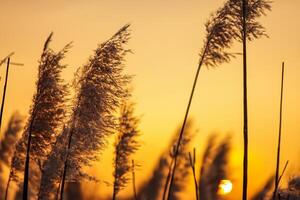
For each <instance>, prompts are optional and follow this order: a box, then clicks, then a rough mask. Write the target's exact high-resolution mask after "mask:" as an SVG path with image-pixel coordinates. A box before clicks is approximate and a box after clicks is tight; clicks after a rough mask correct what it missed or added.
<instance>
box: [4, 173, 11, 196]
mask: <svg viewBox="0 0 300 200" xmlns="http://www.w3.org/2000/svg"><path fill="white" fill-rule="evenodd" d="M10 181H11V176H9V177H8V181H7V184H6V189H5V196H4V199H5V200H7V197H8V189H9V184H10Z"/></svg>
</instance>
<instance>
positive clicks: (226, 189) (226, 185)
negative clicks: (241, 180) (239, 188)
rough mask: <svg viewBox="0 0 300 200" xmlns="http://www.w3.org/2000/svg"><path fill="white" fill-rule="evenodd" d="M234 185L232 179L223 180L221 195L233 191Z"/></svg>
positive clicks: (219, 190)
mask: <svg viewBox="0 0 300 200" xmlns="http://www.w3.org/2000/svg"><path fill="white" fill-rule="evenodd" d="M232 187H233V185H232V183H231V181H230V180H221V182H220V184H219V189H218V193H219V194H221V195H226V194H228V193H230V192H231V191H232Z"/></svg>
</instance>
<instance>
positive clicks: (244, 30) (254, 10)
mask: <svg viewBox="0 0 300 200" xmlns="http://www.w3.org/2000/svg"><path fill="white" fill-rule="evenodd" d="M270 4H271V1H269V0H229V7H230V10H231V19H232V21H233V23H234V24H235V25H236V26H235V27H234V29H233V30H232V31H231V32H232V35H235V39H237V40H238V41H240V42H242V44H243V112H244V116H243V118H244V119H243V123H244V128H243V136H244V160H243V198H242V199H243V200H247V184H248V98H247V41H248V40H249V41H252V40H253V39H257V38H260V37H261V36H267V34H266V32H265V28H264V27H263V26H262V25H261V24H260V23H259V22H258V21H257V18H259V17H261V16H262V15H265V14H266V11H267V10H270V9H271V5H270Z"/></svg>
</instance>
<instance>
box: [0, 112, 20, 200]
mask: <svg viewBox="0 0 300 200" xmlns="http://www.w3.org/2000/svg"><path fill="white" fill-rule="evenodd" d="M23 120H24V119H23V117H22V116H21V115H20V114H19V113H18V112H15V113H13V115H12V116H11V117H10V119H9V122H8V125H7V128H6V130H5V132H4V136H3V138H2V140H1V142H0V182H1V184H0V198H1V199H6V196H7V191H8V186H9V183H10V178H9V179H8V180H7V184H6V185H5V184H4V183H5V179H4V177H3V176H4V174H3V170H4V168H5V167H8V168H10V164H11V159H12V157H13V154H14V149H15V144H16V143H17V141H18V137H19V133H20V131H21V130H22V128H23ZM5 186H6V188H5Z"/></svg>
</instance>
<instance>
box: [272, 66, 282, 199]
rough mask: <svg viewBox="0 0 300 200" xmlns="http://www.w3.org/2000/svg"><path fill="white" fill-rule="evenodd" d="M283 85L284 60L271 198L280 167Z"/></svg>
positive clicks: (274, 194)
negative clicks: (273, 184)
mask: <svg viewBox="0 0 300 200" xmlns="http://www.w3.org/2000/svg"><path fill="white" fill-rule="evenodd" d="M283 87H284V62H283V63H282V68H281V89H280V106H279V128H278V144H277V159H276V170H275V187H274V193H273V200H275V198H276V193H277V189H278V185H279V168H280V149H281V135H282V133H281V132H282V107H283Z"/></svg>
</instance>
